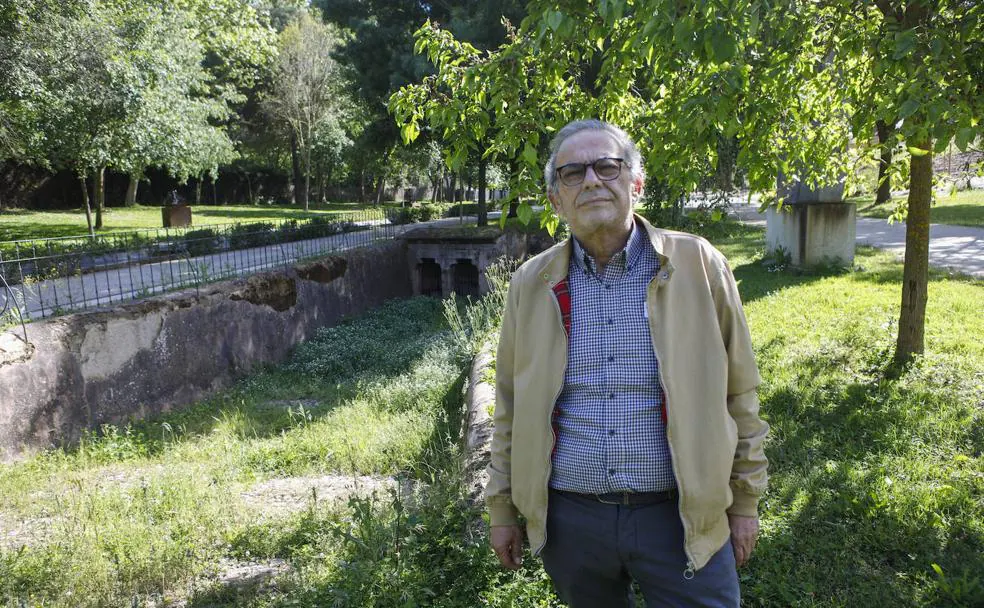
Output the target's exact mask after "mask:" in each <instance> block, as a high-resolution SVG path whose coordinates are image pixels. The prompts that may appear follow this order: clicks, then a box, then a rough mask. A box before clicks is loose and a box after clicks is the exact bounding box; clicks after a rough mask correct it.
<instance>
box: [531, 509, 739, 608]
mask: <svg viewBox="0 0 984 608" xmlns="http://www.w3.org/2000/svg"><path fill="white" fill-rule="evenodd" d="M540 556H541V557H542V558H543V565H544V567H545V568H546V571H547V574H549V575H550V578H551V579H552V580H553V583H554V587H555V589H556V591H557V595H558V596H560V598H561V599H562V600H563V601H564V602H565V603H567V604H568V605H569V606H570V607H571V608H628V607H630V606H633V601H632V593H631V581H632V580H635V581H636V583H637V584H638V585H639V587H640V589H641V590H642V594H643V596H644V597H645V598H646V607H647V608H656V607H657V606H672V607H677V606H680V607H683V606H686V607H691V606H694V607H696V606H700V607H707V608H712V607H713V608H737V606H738V605H739V604H740V593H739V589H738V573H737V570H736V568H735V557H734V552H733V550H732V548H731V541H730V540H729V541H728V542H727V543H725V545H724V546H723V547H721V549H720V550H719V551H718V552H717V553H716V554H714V557H712V558H711V561H710V562H708V564H707V565H706V566H704V567H703V568H701V569H700V570H697V571H696V572H688V571H687V556H686V554H685V553H684V551H683V525H682V524H681V522H680V513H679V511H678V507H677V502H676V501H675V500H669V501H666V502H661V503H656V504H649V505H640V506H622V505H610V504H603V503H600V502H597V501H595V500H593V499H590V498H582V497H579V496H571V495H570V494H560V493H557V492H553V491H551V492H550V502H549V505H548V510H547V544H546V545H545V546H544V548H543V551H541V553H540ZM691 575H693V576H692V578H691Z"/></svg>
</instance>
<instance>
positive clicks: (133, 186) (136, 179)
mask: <svg viewBox="0 0 984 608" xmlns="http://www.w3.org/2000/svg"><path fill="white" fill-rule="evenodd" d="M139 186H140V173H138V172H134V173H131V174H130V183H129V185H128V186H127V187H126V199H125V200H124V201H123V204H124V205H126V206H127V207H132V206H134V205H136V204H137V188H138V187H139Z"/></svg>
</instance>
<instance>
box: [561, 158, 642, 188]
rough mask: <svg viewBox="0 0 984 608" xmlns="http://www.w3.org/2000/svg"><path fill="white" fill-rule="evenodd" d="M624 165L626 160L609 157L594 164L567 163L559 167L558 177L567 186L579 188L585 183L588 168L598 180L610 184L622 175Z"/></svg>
mask: <svg viewBox="0 0 984 608" xmlns="http://www.w3.org/2000/svg"><path fill="white" fill-rule="evenodd" d="M623 163H625V160H624V159H622V158H608V157H603V158H599V159H598V160H596V161H594V162H592V163H567V164H566V165H563V166H561V167H557V177H559V178H560V181H561V182H562V183H563V184H564V185H565V186H577V185H578V184H580V183H581V182H583V181H584V176H585V175H586V174H587V172H588V167H591V169H592V170H593V171H594V174H595V175H597V176H598V179H600V180H601V181H603V182H610V181H612V180H613V179H616V178H618V176H619V175H620V174H621V173H622V164H623ZM626 164H627V163H626Z"/></svg>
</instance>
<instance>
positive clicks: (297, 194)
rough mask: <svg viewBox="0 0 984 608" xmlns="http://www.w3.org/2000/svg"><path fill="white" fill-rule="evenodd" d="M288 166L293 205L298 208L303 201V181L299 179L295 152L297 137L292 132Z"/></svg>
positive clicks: (299, 161)
mask: <svg viewBox="0 0 984 608" xmlns="http://www.w3.org/2000/svg"><path fill="white" fill-rule="evenodd" d="M290 165H291V170H292V172H293V178H294V179H293V181H294V204H295V205H298V206H300V205H301V203H302V201H303V200H304V199H302V198H301V190H302V188H303V184H304V180H303V179H301V158H300V153H299V152H298V150H297V136H296V135H294V132H293V131H291V133H290Z"/></svg>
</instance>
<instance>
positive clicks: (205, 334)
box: [0, 241, 412, 460]
mask: <svg viewBox="0 0 984 608" xmlns="http://www.w3.org/2000/svg"><path fill="white" fill-rule="evenodd" d="M406 268H407V261H406V244H405V243H404V242H403V241H393V242H389V243H385V244H381V245H377V246H374V247H369V248H362V249H354V250H351V251H348V252H345V253H344V255H342V256H331V257H328V258H324V259H322V260H319V261H317V262H314V263H309V264H305V265H299V266H297V267H294V268H291V269H287V270H285V271H283V272H277V273H267V274H261V275H255V276H253V277H250V278H249V279H246V280H237V281H231V282H227V283H219V284H216V285H214V286H211V287H209V288H208V289H207V290H202V291H201V292H200V293H196V292H195V291H194V290H191V291H185V292H181V293H178V294H173V295H170V296H167V297H160V298H154V299H151V300H146V301H143V302H139V303H135V304H130V305H125V306H120V307H117V308H114V309H112V310H106V311H101V312H93V313H85V314H77V315H71V316H66V317H61V318H57V319H53V320H49V321H40V322H35V323H32V324H30V325H29V326H28V340H29V343H28V344H24V342H23V340H22V339H21V338H19V337H17V336H18V335H19V334H20V328H19V327H18V328H16V329H12V330H9V331H7V332H6V333H4V334H0V459H2V460H11V459H13V458H15V457H17V456H18V455H19V454H22V453H24V452H29V451H33V450H36V449H39V448H45V447H49V446H53V445H58V444H61V443H65V442H71V441H73V440H75V439H77V438H78V437H79V435H80V434H81V432H82V430H83V429H86V428H95V427H98V426H99V425H101V424H105V423H118V422H123V421H126V420H127V419H130V418H143V417H146V416H149V415H153V414H157V413H160V412H164V411H168V410H170V409H172V408H177V407H180V406H183V405H187V404H189V403H192V402H193V401H196V400H198V399H200V398H202V397H204V396H205V395H207V394H209V393H211V392H213V391H215V390H216V389H219V388H222V387H226V386H229V385H230V384H231V383H232V381H233V380H234V379H236V378H237V377H240V376H242V375H244V374H246V373H248V372H249V371H250V370H251V369H253V368H254V367H255V366H257V365H260V364H264V363H274V362H278V361H282V360H283V359H285V358H286V357H287V355H288V354H289V353H290V351H291V349H292V348H293V347H294V346H296V345H297V344H298V343H299V342H301V341H302V340H304V339H306V338H308V337H310V336H311V335H312V334H313V332H314V331H315V330H316V329H318V328H319V327H324V326H328V325H332V324H335V323H336V322H338V321H339V320H340V319H341V318H343V317H345V316H349V315H353V314H358V313H361V312H363V311H366V310H368V309H371V308H373V307H375V306H378V305H379V304H381V303H382V302H384V301H385V300H388V299H391V298H396V297H406V296H409V295H411V293H412V287H411V282H410V277H409V276H408V274H407V270H406Z"/></svg>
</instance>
